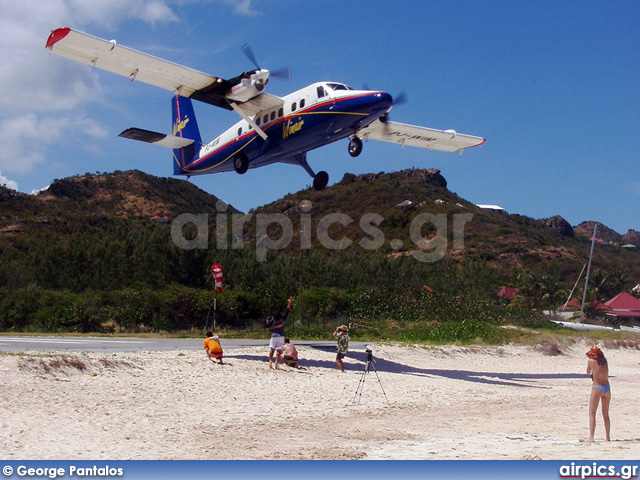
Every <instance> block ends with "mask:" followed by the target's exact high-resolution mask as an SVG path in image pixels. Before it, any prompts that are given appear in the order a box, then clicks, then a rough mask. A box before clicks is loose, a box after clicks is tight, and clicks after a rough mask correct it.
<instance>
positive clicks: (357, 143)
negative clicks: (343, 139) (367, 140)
mask: <svg viewBox="0 0 640 480" xmlns="http://www.w3.org/2000/svg"><path fill="white" fill-rule="evenodd" d="M361 152H362V140H360V139H359V138H358V137H356V136H353V137H351V141H350V142H349V155H351V156H352V157H357V156H358V155H360V153H361Z"/></svg>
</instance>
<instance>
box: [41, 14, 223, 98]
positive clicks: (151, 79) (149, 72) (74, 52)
mask: <svg viewBox="0 0 640 480" xmlns="http://www.w3.org/2000/svg"><path fill="white" fill-rule="evenodd" d="M46 49H47V50H49V51H50V52H52V53H55V54H57V55H60V56H63V57H67V58H70V59H72V60H75V61H77V62H80V63H84V64H86V65H91V66H94V67H96V68H100V69H102V70H107V71H109V72H112V73H115V74H117V75H122V76H124V77H128V78H130V79H131V80H132V81H139V82H143V83H148V84H150V85H154V86H156V87H160V88H163V89H165V90H170V91H171V92H174V93H177V94H178V95H181V96H183V97H191V98H194V99H195V100H199V101H202V102H205V103H209V104H211V105H215V106H217V107H221V108H225V109H227V110H231V109H232V108H231V106H230V105H229V102H228V101H227V100H226V98H225V96H224V94H225V92H226V91H227V90H229V88H231V86H232V84H231V83H230V82H229V81H228V80H224V79H222V78H219V77H215V76H213V75H209V74H207V73H203V72H199V71H197V70H193V69H191V68H188V67H183V66H182V65H178V64H175V63H172V62H169V61H167V60H162V59H160V58H157V57H154V56H152V55H147V54H146V53H141V52H138V51H136V50H132V49H130V48H127V47H123V46H120V45H118V44H117V43H116V41H115V40H111V41H107V40H103V39H101V38H97V37H94V36H92V35H88V34H86V33H82V32H78V31H76V30H72V29H70V28H66V27H63V28H57V29H55V30H53V31H52V32H51V35H49V39H48V40H47V45H46Z"/></svg>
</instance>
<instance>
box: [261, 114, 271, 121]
mask: <svg viewBox="0 0 640 480" xmlns="http://www.w3.org/2000/svg"><path fill="white" fill-rule="evenodd" d="M262 121H263V122H264V123H267V122H268V121H269V115H265V116H264V118H263V119H262Z"/></svg>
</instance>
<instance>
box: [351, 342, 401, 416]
mask: <svg viewBox="0 0 640 480" xmlns="http://www.w3.org/2000/svg"><path fill="white" fill-rule="evenodd" d="M366 352H367V363H366V365H365V366H364V370H363V371H362V374H360V381H359V382H358V387H357V388H356V393H355V395H354V396H353V400H351V404H352V405H353V403H354V402H355V401H356V397H357V398H358V405H360V398H361V397H362V391H363V390H364V382H365V380H366V379H367V374H368V373H369V370H370V369H371V368H373V371H374V373H375V374H376V378H377V379H378V384H379V385H380V389H381V390H382V394H383V395H384V399H385V400H386V401H387V405H389V406H391V404H390V403H389V399H388V398H387V394H386V393H385V391H384V387H383V386H382V382H381V381H380V377H379V376H378V371H377V370H376V366H375V362H374V360H373V352H372V351H371V350H369V349H368V348H367V350H366Z"/></svg>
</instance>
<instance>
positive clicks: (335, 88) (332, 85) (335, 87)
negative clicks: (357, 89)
mask: <svg viewBox="0 0 640 480" xmlns="http://www.w3.org/2000/svg"><path fill="white" fill-rule="evenodd" d="M327 86H328V87H329V88H330V89H331V90H333V91H338V90H353V88H351V87H349V86H347V85H343V84H342V83H327Z"/></svg>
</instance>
